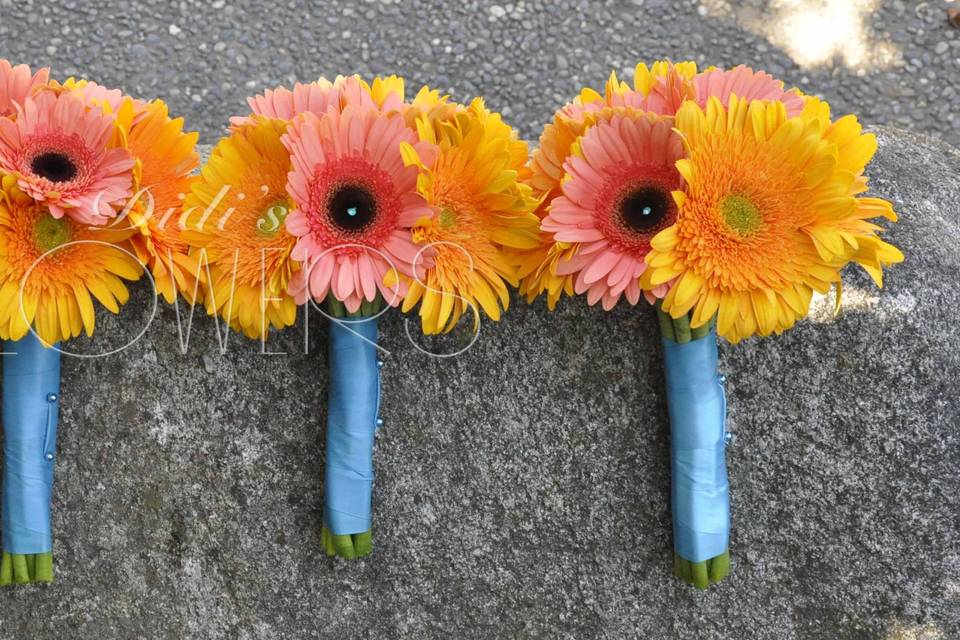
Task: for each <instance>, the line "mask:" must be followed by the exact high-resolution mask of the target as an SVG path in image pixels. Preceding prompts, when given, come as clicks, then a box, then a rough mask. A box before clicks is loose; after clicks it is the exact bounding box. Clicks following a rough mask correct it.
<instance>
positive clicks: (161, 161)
mask: <svg viewBox="0 0 960 640" xmlns="http://www.w3.org/2000/svg"><path fill="white" fill-rule="evenodd" d="M144 114H145V115H144V116H143V118H142V119H141V120H139V121H137V122H136V123H135V124H133V125H132V126H131V127H130V130H129V133H128V134H127V138H128V144H129V149H130V152H131V153H132V154H133V155H134V157H135V158H136V162H137V165H136V169H135V171H134V176H135V178H136V185H135V186H136V197H137V200H136V202H135V203H134V204H133V206H128V208H127V211H128V216H129V219H130V223H131V224H132V225H133V226H135V227H136V228H137V230H138V232H139V233H137V234H135V235H134V236H133V237H132V238H131V240H130V241H131V243H132V245H133V247H134V250H135V251H136V254H137V257H138V258H139V259H140V261H141V262H142V263H143V264H145V265H146V266H147V267H148V268H149V269H150V271H151V273H152V274H153V280H154V283H155V284H156V287H157V293H158V294H160V295H161V296H163V298H164V299H165V300H166V301H167V302H168V303H173V301H174V298H176V295H177V291H180V292H182V293H183V294H184V295H185V296H186V297H187V299H188V300H193V296H194V295H195V292H197V290H198V287H197V281H196V275H195V273H194V272H193V266H194V261H193V260H191V259H190V258H188V255H187V254H188V249H189V247H188V246H187V243H186V242H185V241H184V240H183V239H182V238H181V237H180V215H179V214H180V210H181V208H182V206H183V201H184V198H185V197H186V195H187V194H188V193H190V190H191V185H192V184H193V182H194V181H195V180H196V179H197V178H196V176H191V175H190V174H191V173H192V172H193V170H194V169H196V168H197V166H198V164H199V163H200V157H199V156H198V155H197V152H196V150H195V146H196V144H197V138H198V134H196V133H184V131H183V119H182V118H177V119H171V118H170V116H169V114H168V110H167V105H166V104H165V103H164V102H163V101H161V100H156V101H154V102H151V103H149V104H148V105H146V107H145V111H144Z"/></svg>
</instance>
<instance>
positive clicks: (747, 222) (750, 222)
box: [720, 196, 763, 236]
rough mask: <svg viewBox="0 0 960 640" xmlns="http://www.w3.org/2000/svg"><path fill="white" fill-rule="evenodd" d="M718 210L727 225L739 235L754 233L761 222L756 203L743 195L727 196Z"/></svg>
mask: <svg viewBox="0 0 960 640" xmlns="http://www.w3.org/2000/svg"><path fill="white" fill-rule="evenodd" d="M720 211H721V213H723V219H724V220H726V222H727V225H728V226H729V227H730V228H731V229H733V230H734V231H736V232H737V234H738V235H740V236H749V235H750V234H752V233H754V232H755V231H756V230H757V229H759V228H760V223H762V222H763V218H761V216H760V210H759V209H757V205H755V204H753V203H752V202H751V201H750V200H749V199H748V198H745V197H744V196H727V197H726V198H724V200H723V202H721V203H720Z"/></svg>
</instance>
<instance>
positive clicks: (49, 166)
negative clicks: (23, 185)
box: [30, 151, 77, 182]
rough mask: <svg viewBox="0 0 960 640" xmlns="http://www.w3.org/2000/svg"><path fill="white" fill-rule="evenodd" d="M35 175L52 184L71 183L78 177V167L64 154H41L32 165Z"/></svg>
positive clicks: (53, 152) (51, 152)
mask: <svg viewBox="0 0 960 640" xmlns="http://www.w3.org/2000/svg"><path fill="white" fill-rule="evenodd" d="M30 168H31V169H32V170H33V173H34V174H36V175H38V176H40V177H41V178H46V179H47V180H49V181H50V182H69V181H71V180H73V179H74V178H75V177H77V165H75V164H73V161H72V160H71V159H70V158H69V157H68V156H67V155H66V154H63V153H57V152H56V151H48V152H46V153H41V154H40V155H38V156H37V157H35V158H34V159H33V162H31V163H30Z"/></svg>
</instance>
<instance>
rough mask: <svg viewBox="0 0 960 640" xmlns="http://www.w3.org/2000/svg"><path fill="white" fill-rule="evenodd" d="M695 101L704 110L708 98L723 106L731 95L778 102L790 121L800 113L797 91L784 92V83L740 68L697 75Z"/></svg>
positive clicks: (767, 75)
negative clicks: (783, 107) (785, 110)
mask: <svg viewBox="0 0 960 640" xmlns="http://www.w3.org/2000/svg"><path fill="white" fill-rule="evenodd" d="M693 84H694V87H695V88H696V100H697V104H699V105H700V106H701V107H702V108H704V109H705V108H706V106H707V102H708V101H709V100H710V98H713V97H716V98H719V99H720V102H722V103H723V104H724V106H726V104H727V103H728V102H729V101H730V96H731V95H736V96H737V97H738V98H742V99H744V100H779V101H780V102H782V103H783V104H784V106H785V107H786V108H787V115H788V116H790V117H791V118H792V117H794V116H797V115H799V114H800V112H801V111H803V97H802V96H801V95H800V92H799V91H797V90H796V89H790V90H789V91H787V90H784V88H783V82H781V81H780V80H777V79H776V78H774V77H773V76H771V75H770V74H768V73H766V72H764V71H754V70H753V69H751V68H750V67H747V66H744V65H740V66H738V67H735V68H733V69H730V70H728V71H724V70H722V69H712V70H709V71H704V72H703V73H699V74H697V75H696V77H694V79H693Z"/></svg>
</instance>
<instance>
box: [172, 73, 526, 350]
mask: <svg viewBox="0 0 960 640" xmlns="http://www.w3.org/2000/svg"><path fill="white" fill-rule="evenodd" d="M248 103H249V106H250V113H249V114H247V115H244V116H240V117H235V118H233V119H232V120H231V130H230V132H229V134H228V135H227V136H226V137H225V138H223V139H222V140H221V141H220V142H219V143H218V144H217V146H216V147H215V149H214V151H213V153H212V155H211V157H210V160H209V161H208V163H207V165H206V166H205V167H204V168H203V170H202V172H201V179H200V180H199V181H198V182H197V184H195V185H194V186H193V190H192V193H191V196H190V197H189V198H187V201H186V203H185V205H184V206H185V209H184V218H185V222H186V228H187V231H186V232H185V233H184V234H183V237H184V239H185V240H186V241H187V242H188V244H190V245H191V247H193V251H192V255H194V256H196V257H197V260H198V266H200V267H201V269H202V268H203V266H204V265H203V264H201V263H204V264H206V265H209V281H210V283H211V285H212V286H211V287H210V288H209V289H208V291H209V293H208V295H207V297H206V299H205V304H206V305H207V310H208V312H210V313H218V314H220V315H221V316H222V317H223V318H224V319H225V320H227V321H228V322H229V323H230V324H231V326H232V327H233V328H234V329H236V330H238V331H242V332H244V333H245V334H247V335H248V336H250V337H257V336H264V335H265V334H266V332H267V331H268V330H269V328H270V327H271V326H272V327H274V328H278V329H279V328H282V327H284V326H288V325H290V324H292V323H293V322H294V321H295V319H296V309H297V306H298V305H302V304H305V303H307V301H313V302H318V303H319V302H325V303H326V305H327V308H328V309H330V310H331V311H334V312H336V313H342V314H362V315H370V314H372V313H374V312H375V311H376V309H377V308H379V305H380V304H382V303H386V304H388V305H391V306H401V305H402V307H403V309H404V310H405V311H409V310H411V309H413V308H414V307H416V306H417V305H418V304H419V314H420V317H421V320H422V326H423V329H424V331H425V332H427V333H438V332H442V331H446V330H449V329H451V328H452V327H453V326H455V325H456V323H457V321H458V320H459V318H460V317H461V316H462V315H463V314H464V313H466V312H472V313H474V314H475V315H474V317H478V316H479V310H480V309H483V311H484V312H485V313H486V314H487V315H488V316H490V317H492V318H494V319H497V318H499V317H500V313H501V309H502V308H506V307H507V305H508V303H509V294H508V288H507V285H508V284H510V285H513V286H516V285H517V284H518V283H519V280H518V269H519V257H518V251H520V250H530V249H532V248H534V247H536V246H537V245H538V243H539V236H538V231H537V225H538V223H539V220H538V218H537V217H536V216H535V215H534V213H533V210H534V208H535V207H536V201H535V200H534V198H533V197H532V191H533V190H532V187H530V186H529V185H527V184H525V183H524V182H523V179H524V178H525V177H526V176H527V175H528V173H529V169H528V168H527V167H526V163H527V159H528V155H529V154H528V149H527V145H526V143H524V142H522V141H520V140H519V139H518V138H517V135H516V133H515V131H514V130H513V129H512V128H511V127H509V126H507V125H506V124H504V123H503V122H502V120H501V118H500V116H499V115H498V114H495V113H492V112H490V111H489V110H488V109H487V108H486V107H485V105H484V103H483V101H482V100H479V99H478V100H475V101H473V102H472V103H470V104H469V105H462V104H456V103H453V102H451V101H449V100H448V99H447V98H446V97H444V96H441V95H440V94H439V93H438V92H437V91H433V90H430V89H429V88H428V87H424V88H422V89H421V90H420V91H419V92H418V93H417V94H416V95H415V96H414V97H413V99H411V100H408V99H407V98H406V97H405V89H404V81H403V80H402V79H401V78H398V77H395V76H390V77H386V78H380V77H378V78H375V79H374V80H373V81H372V82H367V81H365V80H363V79H361V78H360V77H357V76H350V77H338V78H336V80H335V81H333V82H330V81H327V80H325V79H320V80H318V81H316V82H311V83H305V84H297V85H296V86H295V87H294V88H293V89H292V90H290V89H287V88H283V87H280V88H277V89H272V90H268V91H265V92H264V93H263V94H261V95H258V96H255V97H252V98H250V99H249V101H248ZM201 252H202V258H201Z"/></svg>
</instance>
